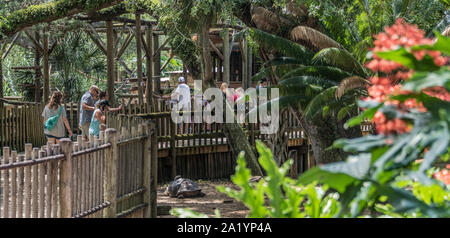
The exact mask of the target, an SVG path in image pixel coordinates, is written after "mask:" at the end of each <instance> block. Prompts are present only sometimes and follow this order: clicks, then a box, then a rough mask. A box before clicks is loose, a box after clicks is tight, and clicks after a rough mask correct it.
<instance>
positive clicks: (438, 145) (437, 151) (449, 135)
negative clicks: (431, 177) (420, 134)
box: [419, 122, 450, 172]
mask: <svg viewBox="0 0 450 238" xmlns="http://www.w3.org/2000/svg"><path fill="white" fill-rule="evenodd" d="M440 124H441V125H442V128H441V130H439V131H438V130H434V131H433V133H435V134H438V135H440V136H439V139H437V140H435V141H434V142H433V144H432V145H431V147H430V149H429V150H428V152H427V153H425V157H424V158H423V161H422V164H421V165H420V168H419V172H425V171H426V170H427V169H429V168H430V167H431V165H432V163H433V162H434V160H435V159H436V158H437V157H438V156H439V155H441V154H444V153H445V152H446V151H447V148H448V146H449V142H450V132H449V130H448V124H447V123H445V122H441V123H440Z"/></svg>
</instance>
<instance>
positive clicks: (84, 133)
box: [80, 122, 91, 138]
mask: <svg viewBox="0 0 450 238" xmlns="http://www.w3.org/2000/svg"><path fill="white" fill-rule="evenodd" d="M90 126H91V123H90V122H88V123H85V124H84V125H82V126H80V128H81V135H82V136H83V137H87V138H89V127H90Z"/></svg>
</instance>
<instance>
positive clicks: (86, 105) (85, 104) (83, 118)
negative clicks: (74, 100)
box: [80, 85, 99, 140]
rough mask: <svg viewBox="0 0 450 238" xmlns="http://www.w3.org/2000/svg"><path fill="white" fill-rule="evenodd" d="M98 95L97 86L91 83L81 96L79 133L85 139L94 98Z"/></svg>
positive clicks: (93, 108) (92, 110)
mask: <svg viewBox="0 0 450 238" xmlns="http://www.w3.org/2000/svg"><path fill="white" fill-rule="evenodd" d="M98 95H99V89H98V87H97V86H95V85H92V86H91V88H89V91H87V92H86V93H85V94H84V95H83V97H82V98H81V102H80V104H81V106H80V128H81V134H82V136H83V138H84V139H85V140H89V126H90V124H91V119H92V114H93V113H94V110H95V99H96V98H97V97H98Z"/></svg>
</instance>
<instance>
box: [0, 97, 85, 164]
mask: <svg viewBox="0 0 450 238" xmlns="http://www.w3.org/2000/svg"><path fill="white" fill-rule="evenodd" d="M63 106H64V108H65V109H66V113H67V120H68V122H69V125H70V127H71V129H72V132H73V133H74V134H81V131H80V129H79V126H78V123H79V118H80V115H79V108H80V107H79V104H77V103H64V104H63ZM43 110H44V105H42V104H30V105H14V106H9V107H1V106H0V150H1V148H3V147H6V146H7V147H10V148H11V150H16V151H24V150H25V144H26V143H31V144H33V145H35V146H39V147H40V146H42V145H45V144H46V143H47V138H46V137H45V135H44V122H43V118H42V111H43ZM0 152H1V151H0ZM1 154H2V153H0V155H1Z"/></svg>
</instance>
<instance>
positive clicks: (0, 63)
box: [0, 43, 6, 136]
mask: <svg viewBox="0 0 450 238" xmlns="http://www.w3.org/2000/svg"><path fill="white" fill-rule="evenodd" d="M5 44H6V43H5ZM0 98H3V59H2V57H1V55H0ZM0 107H3V102H0ZM1 116H2V114H1V113H0V119H1ZM2 123H3V122H2ZM0 129H1V128H0ZM0 133H1V132H0ZM0 136H1V134H0Z"/></svg>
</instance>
